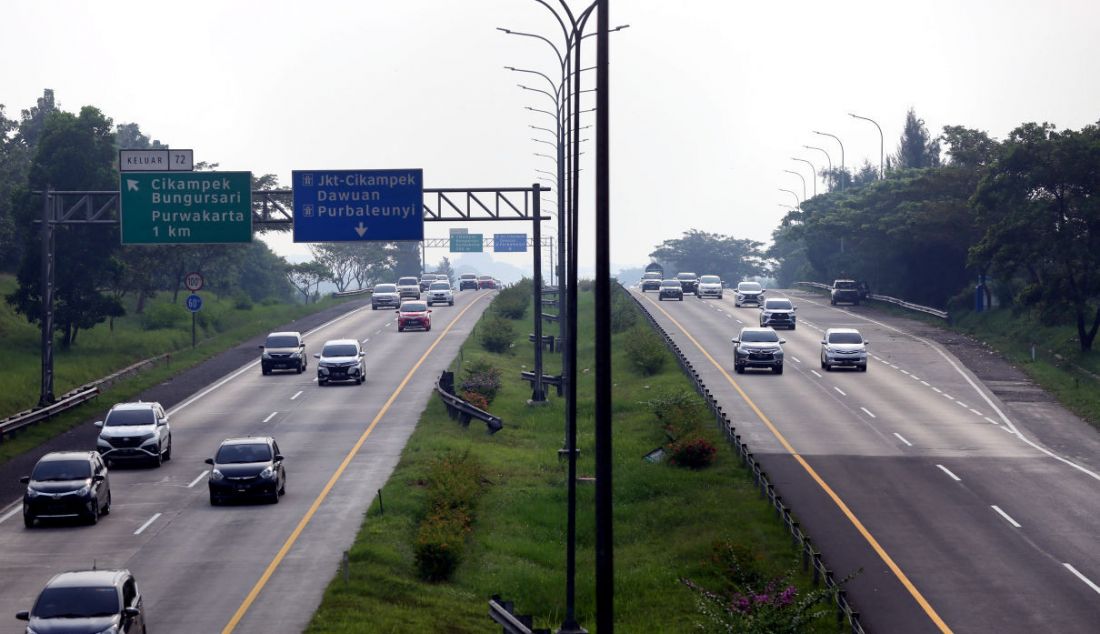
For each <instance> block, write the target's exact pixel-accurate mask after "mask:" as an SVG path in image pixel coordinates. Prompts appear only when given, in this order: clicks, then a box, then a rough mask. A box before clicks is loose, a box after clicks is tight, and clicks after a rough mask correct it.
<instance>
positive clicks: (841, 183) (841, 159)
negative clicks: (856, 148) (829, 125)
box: [811, 130, 848, 189]
mask: <svg viewBox="0 0 1100 634" xmlns="http://www.w3.org/2000/svg"><path fill="white" fill-rule="evenodd" d="M811 132H813V133H814V134H820V135H821V136H828V137H832V138H834V139H836V142H837V143H839V144H840V171H841V172H844V143H843V142H842V141H841V140H840V137H838V136H837V135H835V134H829V133H828V132H818V131H817V130H811ZM847 177H848V175H847V172H845V174H844V176H843V177H842V178H841V179H840V188H841V189H844V181H845V180H846V179H847Z"/></svg>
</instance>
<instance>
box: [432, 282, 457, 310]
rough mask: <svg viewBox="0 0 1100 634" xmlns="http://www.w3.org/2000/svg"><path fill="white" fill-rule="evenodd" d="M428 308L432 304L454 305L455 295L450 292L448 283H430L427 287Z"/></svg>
mask: <svg viewBox="0 0 1100 634" xmlns="http://www.w3.org/2000/svg"><path fill="white" fill-rule="evenodd" d="M427 301H428V306H431V305H432V304H446V305H448V306H454V305H455V294H454V291H452V290H451V283H450V282H432V285H431V286H429V287H428V298H427Z"/></svg>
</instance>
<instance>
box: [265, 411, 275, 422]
mask: <svg viewBox="0 0 1100 634" xmlns="http://www.w3.org/2000/svg"><path fill="white" fill-rule="evenodd" d="M278 413H279V412H271V413H270V414H268V415H267V418H265V419H264V420H263V422H265V423H266V422H267V421H269V420H271V419H272V418H275V415H276V414H278Z"/></svg>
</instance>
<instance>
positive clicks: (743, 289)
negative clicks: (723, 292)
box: [733, 282, 764, 307]
mask: <svg viewBox="0 0 1100 634" xmlns="http://www.w3.org/2000/svg"><path fill="white" fill-rule="evenodd" d="M763 299H764V287H763V286H760V283H759V282H740V283H739V284H738V285H737V291H736V292H735V293H734V296H733V305H734V306H737V307H741V306H744V305H746V304H756V305H757V306H759V305H760V302H761V301H762V300H763Z"/></svg>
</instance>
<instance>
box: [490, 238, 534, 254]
mask: <svg viewBox="0 0 1100 634" xmlns="http://www.w3.org/2000/svg"><path fill="white" fill-rule="evenodd" d="M493 251H496V252H498V253H526V252H527V234H526V233H494V234H493Z"/></svg>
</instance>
